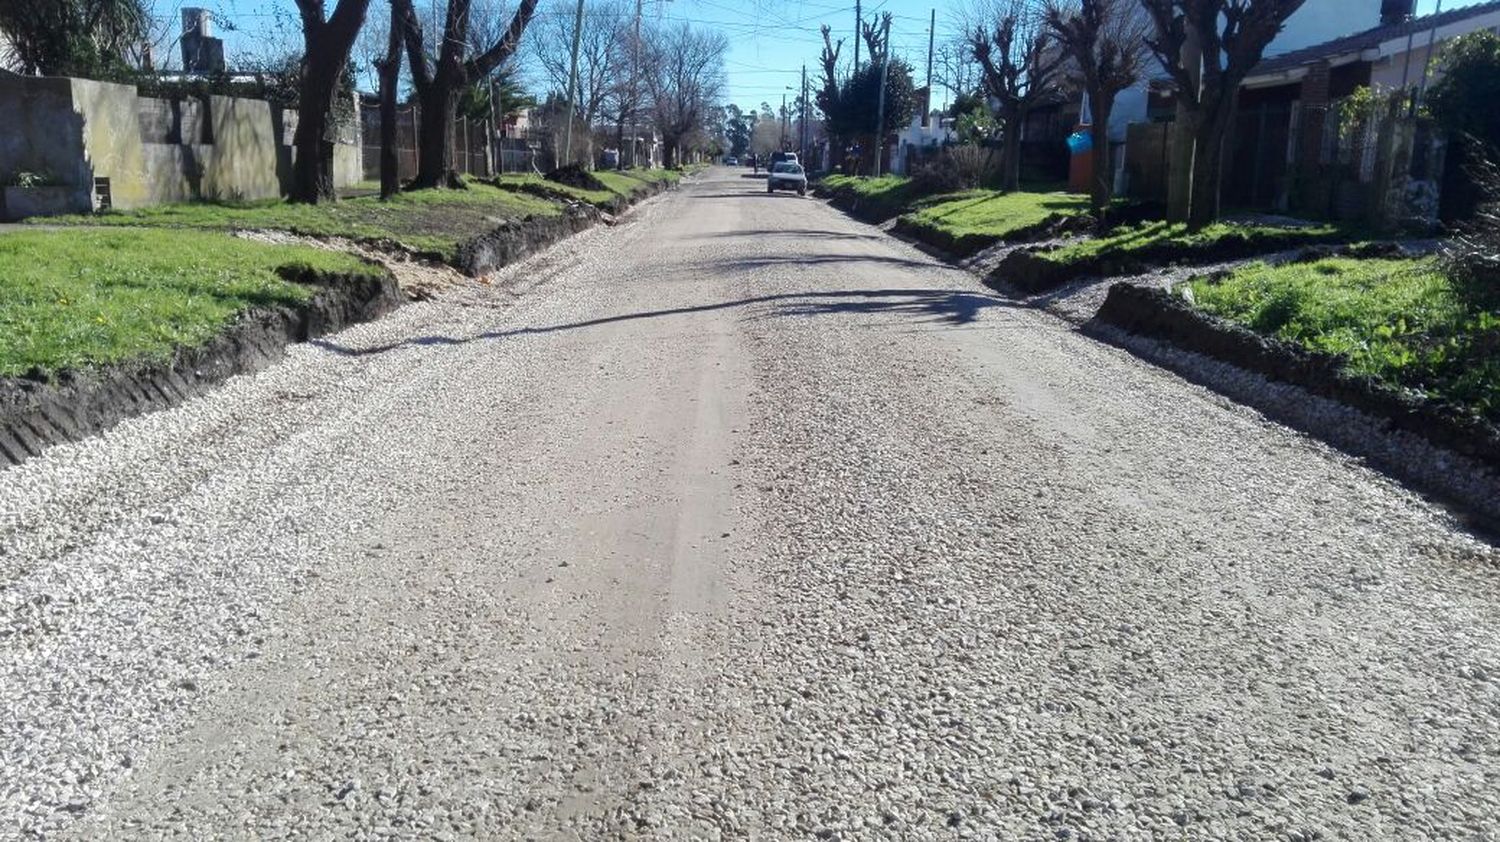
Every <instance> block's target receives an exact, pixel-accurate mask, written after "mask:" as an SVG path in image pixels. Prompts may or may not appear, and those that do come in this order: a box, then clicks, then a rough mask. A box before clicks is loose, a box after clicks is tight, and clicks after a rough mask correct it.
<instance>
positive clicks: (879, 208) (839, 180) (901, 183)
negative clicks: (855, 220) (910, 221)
mask: <svg viewBox="0 0 1500 842" xmlns="http://www.w3.org/2000/svg"><path fill="white" fill-rule="evenodd" d="M818 191H819V194H820V195H831V196H832V197H833V199H834V202H835V204H842V205H844V206H846V209H847V210H849V211H850V212H851V213H853V214H855V215H856V216H860V217H864V218H865V219H868V220H870V221H882V220H886V219H890V218H891V217H893V216H899V215H900V214H903V213H905V212H906V211H908V210H910V209H911V207H912V203H913V202H915V201H916V200H917V199H918V198H919V197H920V195H921V194H920V192H919V191H918V190H917V187H916V185H915V184H914V183H913V182H912V180H911V179H910V178H907V177H906V176H900V175H883V176H881V177H879V178H867V177H865V176H852V175H838V174H834V175H827V176H824V177H823V179H822V181H820V182H818Z"/></svg>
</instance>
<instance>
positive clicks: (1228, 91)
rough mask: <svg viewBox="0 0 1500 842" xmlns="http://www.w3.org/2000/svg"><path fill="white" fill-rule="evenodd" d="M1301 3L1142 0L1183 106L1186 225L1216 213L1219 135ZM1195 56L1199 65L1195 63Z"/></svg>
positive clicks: (1152, 42) (1152, 44) (1150, 41)
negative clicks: (1189, 157) (1187, 150)
mask: <svg viewBox="0 0 1500 842" xmlns="http://www.w3.org/2000/svg"><path fill="white" fill-rule="evenodd" d="M1304 2H1306V0H1141V5H1142V6H1144V7H1145V9H1146V12H1147V13H1148V14H1149V15H1150V16H1151V20H1152V22H1153V24H1154V30H1155V31H1154V33H1153V35H1152V36H1151V37H1148V38H1147V39H1146V45H1147V46H1148V47H1149V48H1150V49H1151V52H1152V53H1154V54H1155V55H1156V58H1157V60H1158V61H1160V62H1161V65H1162V67H1163V68H1165V69H1166V71H1167V74H1168V76H1169V77H1170V78H1171V80H1172V83H1173V85H1174V87H1175V88H1176V93H1177V98H1178V103H1179V104H1180V105H1181V106H1182V107H1181V108H1179V110H1178V119H1185V120H1186V121H1187V125H1186V126H1184V127H1183V129H1184V131H1183V132H1182V133H1180V134H1179V135H1178V137H1179V138H1185V137H1187V136H1191V138H1192V142H1193V167H1192V184H1191V185H1190V187H1189V200H1188V207H1187V208H1186V210H1187V218H1186V222H1187V223H1188V225H1189V227H1191V228H1193V229H1195V230H1196V229H1199V228H1202V227H1203V226H1205V225H1207V224H1208V223H1210V222H1212V221H1213V220H1214V219H1216V218H1218V215H1219V186H1220V182H1221V180H1222V174H1223V162H1224V140H1225V136H1226V135H1227V134H1228V132H1229V124H1230V122H1231V120H1232V119H1233V117H1234V107H1235V100H1236V98H1237V97H1238V95H1239V89H1240V83H1241V82H1243V81H1245V77H1246V76H1248V75H1249V73H1250V71H1251V70H1252V69H1253V68H1254V67H1255V65H1257V64H1259V63H1260V59H1261V56H1262V55H1263V54H1264V53H1265V50H1266V47H1267V46H1268V45H1270V43H1271V41H1272V39H1274V38H1275V37H1276V35H1277V33H1279V32H1280V31H1281V28H1282V27H1283V26H1284V25H1285V24H1286V19H1287V18H1289V17H1291V16H1292V14H1293V13H1294V12H1296V11H1297V10H1298V9H1300V8H1302V5H1303V3H1304ZM1200 53H1201V63H1199V62H1194V61H1193V60H1192V58H1193V57H1194V56H1195V55H1196V54H1200ZM1185 57H1186V60H1185ZM1194 64H1197V66H1192V65H1194ZM1195 70H1196V71H1199V72H1198V73H1195V72H1194V71H1195ZM1177 221H1183V220H1181V219H1179V220H1177Z"/></svg>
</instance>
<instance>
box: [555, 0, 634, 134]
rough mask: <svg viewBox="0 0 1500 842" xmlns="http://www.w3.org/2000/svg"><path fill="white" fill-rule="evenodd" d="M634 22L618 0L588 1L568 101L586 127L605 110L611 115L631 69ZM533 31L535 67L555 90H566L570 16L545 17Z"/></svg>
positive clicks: (570, 28) (569, 58) (569, 51)
mask: <svg viewBox="0 0 1500 842" xmlns="http://www.w3.org/2000/svg"><path fill="white" fill-rule="evenodd" d="M633 20H634V12H632V11H630V10H628V9H627V8H626V7H625V5H624V4H623V3H621V2H618V0H592V2H590V3H588V4H587V5H585V6H584V13H583V29H582V31H581V32H580V33H579V38H578V86H577V89H576V90H575V91H574V96H573V103H572V104H573V110H574V112H575V113H576V114H577V115H578V119H580V120H582V121H583V122H584V123H587V124H588V125H590V126H592V125H593V124H594V122H595V121H596V120H597V119H599V118H600V117H603V116H606V113H607V112H610V113H609V115H608V116H614V115H613V113H612V112H613V111H614V108H613V107H612V106H613V105H615V104H616V103H615V102H614V99H615V97H616V96H617V95H618V94H619V93H620V85H621V82H622V81H624V79H623V77H624V75H625V74H626V73H628V71H629V70H630V67H629V61H630V51H629V46H630V43H629V39H630V35H631V33H630V24H631V22H632V21H633ZM537 35H538V37H537V38H534V39H532V52H533V53H534V54H535V57H536V63H537V66H539V67H540V68H541V70H542V73H543V75H544V76H545V77H546V80H547V83H548V84H549V85H550V86H551V87H552V89H553V90H554V91H557V92H559V93H563V92H566V91H567V89H568V76H569V73H570V71H571V68H572V53H571V48H572V45H573V16H572V15H550V16H547V17H544V18H543V19H542V21H541V22H540V23H539V24H538V29H537Z"/></svg>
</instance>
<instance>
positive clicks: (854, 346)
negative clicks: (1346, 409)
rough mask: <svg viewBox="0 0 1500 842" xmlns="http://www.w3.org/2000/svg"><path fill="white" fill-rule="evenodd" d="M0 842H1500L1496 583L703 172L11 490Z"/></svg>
mask: <svg viewBox="0 0 1500 842" xmlns="http://www.w3.org/2000/svg"><path fill="white" fill-rule="evenodd" d="M0 704H3V707H4V709H5V710H6V711H7V717H6V718H5V720H4V725H3V727H0V768H3V769H4V770H5V772H4V776H3V782H0V835H3V836H12V835H19V836H31V835H37V834H43V835H48V836H54V837H74V836H77V837H99V838H126V837H157V836H191V837H195V838H198V837H205V836H225V837H235V838H261V839H264V838H281V837H295V838H330V837H351V836H352V837H366V838H368V837H387V836H392V835H394V836H401V837H419V838H439V839H443V838H467V837H474V836H482V837H490V838H518V837H519V838H561V839H570V838H576V839H588V840H592V839H602V838H663V837H667V838H672V837H698V838H718V837H727V838H741V837H752V838H763V839H795V838H809V837H815V838H835V839H872V838H888V839H903V840H904V839H923V838H933V839H952V838H974V839H1031V838H1046V839H1136V838H1192V839H1200V838H1230V839H1267V838H1283V839H1298V840H1305V839H1318V838H1323V839H1335V838H1346V839H1374V838H1388V839H1403V840H1410V839H1423V838H1444V839H1451V838H1472V839H1483V838H1495V837H1496V835H1497V827H1500V553H1497V551H1496V550H1495V549H1493V548H1492V547H1490V546H1489V545H1488V544H1486V543H1485V542H1483V541H1481V540H1479V539H1477V538H1475V537H1472V536H1470V535H1467V534H1465V533H1464V532H1463V531H1461V530H1460V529H1459V528H1458V527H1456V526H1455V525H1454V522H1453V520H1452V519H1451V518H1450V517H1449V516H1448V515H1447V514H1445V513H1444V512H1443V511H1442V510H1441V509H1439V508H1437V507H1435V506H1433V505H1431V504H1429V503H1427V502H1425V501H1424V500H1422V499H1420V498H1418V497H1416V496H1415V495H1413V494H1411V493H1410V492H1408V491H1405V490H1403V489H1402V488H1401V487H1399V486H1397V485H1395V484H1394V483H1392V482H1390V481H1389V480H1387V479H1385V478H1383V477H1382V476H1380V475H1378V474H1375V473H1373V472H1371V471H1369V470H1367V469H1365V468H1363V467H1362V466H1361V465H1359V464H1357V463H1355V462H1354V461H1352V460H1350V459H1349V458H1347V457H1345V456H1342V455H1341V454H1339V453H1337V452H1335V451H1332V450H1330V449H1328V448H1326V447H1324V446H1322V445H1320V444H1318V443H1317V442H1315V441H1311V440H1309V439H1307V438H1306V437H1303V436H1301V435H1299V434H1297V433H1295V432H1293V431H1290V430H1288V429H1286V428H1284V427H1281V426H1278V425H1275V424H1272V423H1269V422H1267V421H1265V420H1264V419H1262V418H1261V417H1260V416H1258V415H1256V414H1255V413H1253V412H1251V411H1250V410H1247V409H1245V408H1243V407H1240V406H1237V405H1234V404H1231V403H1229V402H1227V401H1225V400H1223V399H1222V398H1219V397H1217V396H1215V395H1214V394H1212V393H1209V392H1206V391H1203V390H1201V389H1199V388H1197V387H1195V386H1192V385H1190V384H1188V383H1186V382H1184V381H1183V380H1181V379H1179V378H1177V377H1175V376H1173V375H1170V374H1168V373H1165V372H1163V371H1161V370H1159V369H1155V368H1152V367H1150V366H1148V365H1146V364H1144V363H1142V362H1140V361H1138V360H1137V359H1135V358H1134V357H1132V356H1130V355H1128V354H1126V353H1125V352H1123V351H1121V350H1119V349H1116V348H1113V347H1109V346H1106V345H1102V344H1099V343H1097V342H1095V341H1093V340H1090V339H1088V338H1086V337H1084V336H1082V335H1080V334H1079V333H1077V332H1076V330H1075V329H1074V328H1073V326H1072V325H1070V324H1068V323H1067V322H1066V321H1064V320H1061V319H1058V318H1056V317H1054V316H1052V315H1050V314H1047V313H1043V312H1039V311H1036V310H1033V309H1029V308H1025V307H1018V306H1016V305H1014V304H1012V303H1010V302H1008V301H1006V300H1003V299H1001V298H998V297H995V296H992V295H990V294H988V293H987V292H985V291H983V288H982V287H981V286H980V285H979V284H978V283H977V282H976V281H975V280H974V279H973V277H972V276H971V275H968V274H966V273H963V272H961V271H958V270H955V269H951V268H948V267H945V266H942V265H941V264H938V263H936V262H935V261H933V260H932V259H931V258H928V257H926V256H924V255H922V254H921V253H920V252H918V251H916V250H914V249H912V248H909V247H907V246H905V245H903V244H901V243H899V242H896V241H893V240H891V239H889V238H887V237H885V236H883V235H881V234H880V233H879V232H878V231H876V230H875V229H873V228H870V227H868V226H864V225H861V224H858V223H855V222H852V221H850V220H848V219H847V218H845V217H844V216H842V215H840V214H838V213H836V212H835V211H833V210H831V209H830V208H828V207H827V206H826V205H824V204H822V203H820V202H817V201H814V200H812V199H798V198H796V197H794V196H791V195H777V196H774V197H771V196H767V195H766V194H765V193H764V192H763V187H762V186H761V183H760V182H758V181H754V180H751V179H742V178H740V177H738V174H737V173H735V172H731V171H726V170H715V171H712V172H710V173H709V174H708V175H706V176H705V177H703V178H701V179H698V180H697V181H695V182H693V183H690V184H688V185H686V186H685V187H683V189H681V190H679V191H676V192H674V193H672V194H670V195H668V196H666V197H664V198H662V199H659V200H656V201H654V202H652V203H649V204H647V205H646V206H644V207H642V208H640V209H638V210H637V211H635V212H633V213H632V214H630V215H629V216H627V217H626V219H625V220H624V221H623V223H622V224H621V225H619V226H617V227H615V228H611V229H598V230H595V231H591V232H589V233H586V234H584V235H582V236H580V237H578V238H576V239H574V240H572V241H570V242H568V243H566V244H564V245H563V246H561V247H559V248H557V249H554V250H553V251H551V252H549V253H547V254H545V255H542V256H540V257H539V258H536V259H534V260H532V261H531V262H529V263H527V264H525V265H523V266H521V267H517V268H515V269H512V270H508V271H507V272H505V273H503V274H501V275H499V276H496V277H495V278H494V279H493V283H492V284H490V285H488V286H479V285H475V286H472V287H468V288H461V289H457V290H454V291H452V292H450V293H448V294H446V295H444V296H442V297H440V298H438V299H436V300H432V301H427V302H422V303H418V304H413V305H411V306H408V307H406V308H403V309H402V310H401V311H399V312H398V313H396V314H395V315H393V316H392V317H390V318H387V319H385V320H384V321H381V322H379V323H376V324H371V325H364V326H360V327H358V328H355V329H352V330H349V331H347V332H345V333H342V334H339V335H337V336H334V337H331V338H329V339H328V340H326V341H322V342H319V343H315V344H312V345H308V346H304V347H300V348H296V349H294V350H293V351H292V352H291V353H290V356H289V358H288V359H287V360H286V361H285V362H284V363H283V364H281V365H278V366H276V367H275V368H273V369H271V370H268V371H266V372H263V373H261V374H259V375H256V376H253V377H244V378H238V379H236V380H234V381H232V382H231V383H229V384H228V385H226V386H225V387H224V388H223V389H221V390H220V391H218V392H216V393H215V394H213V395H211V396H209V397H206V398H203V399H199V400H196V401H193V402H191V403H190V404H187V405H185V406H183V407H180V408H178V409H175V410H172V411H168V412H162V413H158V414H155V415H151V416H148V417H145V418H140V419H136V420H133V421H130V422H127V423H126V424H124V425H122V426H120V427H119V428H117V429H116V430H114V431H112V432H111V433H109V434H107V435H104V436H101V437H99V438H96V439H94V440H91V441H88V442H85V443H83V444H79V445H69V446H65V447H60V448H57V449H55V450H53V451H51V452H50V453H49V454H48V455H46V456H45V457H43V458H41V459H37V460H35V461H33V462H29V463H27V464H24V465H22V466H20V467H18V468H13V469H10V470H6V471H3V472H0Z"/></svg>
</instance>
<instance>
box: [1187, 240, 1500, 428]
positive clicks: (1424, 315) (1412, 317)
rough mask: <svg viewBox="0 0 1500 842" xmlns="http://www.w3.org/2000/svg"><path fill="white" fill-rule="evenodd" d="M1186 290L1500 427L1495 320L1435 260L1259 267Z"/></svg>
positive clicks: (1499, 321)
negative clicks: (1463, 295) (1468, 301)
mask: <svg viewBox="0 0 1500 842" xmlns="http://www.w3.org/2000/svg"><path fill="white" fill-rule="evenodd" d="M1191 286H1192V292H1193V297H1194V299H1195V301H1196V302H1197V305H1198V306H1199V307H1200V308H1202V309H1203V310H1205V311H1206V312H1209V313H1212V314H1214V315H1217V316H1220V317H1223V318H1225V319H1229V320H1231V321H1235V322H1238V323H1240V324H1243V325H1245V326H1247V327H1250V328H1251V329H1253V330H1256V331H1259V332H1261V333H1264V334H1268V335H1272V336H1276V337H1279V338H1281V339H1285V340H1288V341H1291V342H1295V343H1298V344H1301V345H1303V346H1304V347H1307V348H1310V349H1313V350H1317V351H1324V352H1328V353H1332V354H1339V355H1342V356H1343V357H1345V358H1346V359H1347V360H1348V368H1349V370H1350V371H1352V372H1354V373H1357V374H1362V375H1369V376H1373V377H1376V378H1379V379H1380V380H1382V381H1384V382H1386V383H1389V384H1392V385H1396V386H1400V387H1404V388H1407V389H1413V390H1416V391H1418V392H1421V393H1423V394H1425V395H1427V396H1429V397H1433V398H1440V399H1444V400H1449V401H1452V402H1454V403H1457V404H1460V405H1462V406H1465V407H1468V408H1470V409H1471V410H1473V411H1474V412H1476V413H1478V414H1479V415H1482V416H1484V417H1486V418H1488V419H1489V420H1490V421H1492V422H1500V313H1497V312H1489V311H1482V310H1476V309H1473V308H1470V307H1466V306H1465V305H1464V304H1463V302H1462V300H1461V299H1460V297H1459V296H1458V295H1457V294H1456V292H1455V290H1454V287H1453V285H1452V284H1451V283H1450V282H1449V280H1448V278H1446V277H1445V276H1444V275H1443V273H1442V272H1441V270H1440V268H1439V266H1438V263H1437V262H1436V261H1435V260H1432V259H1423V260H1413V259H1381V260H1374V259H1371V260H1361V259H1352V258H1329V259H1325V260H1319V261H1316V262H1311V263H1298V264H1292V265H1286V266H1279V267H1274V268H1273V267H1270V266H1267V265H1266V264H1264V263H1255V264H1252V265H1250V266H1246V267H1244V268H1241V269H1240V270H1238V271H1236V272H1234V273H1233V274H1232V275H1231V276H1230V277H1228V278H1226V279H1222V280H1211V279H1198V280H1195V281H1193V282H1192V284H1191Z"/></svg>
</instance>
